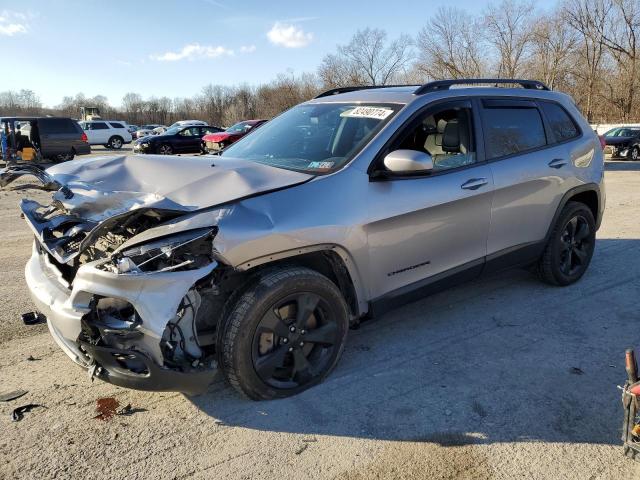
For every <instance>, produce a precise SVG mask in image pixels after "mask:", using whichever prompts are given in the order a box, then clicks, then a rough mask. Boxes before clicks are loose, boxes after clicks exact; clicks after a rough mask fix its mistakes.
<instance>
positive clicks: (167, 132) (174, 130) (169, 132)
mask: <svg viewBox="0 0 640 480" xmlns="http://www.w3.org/2000/svg"><path fill="white" fill-rule="evenodd" d="M180 130H182V127H171V128H169V129H167V130H165V131H164V133H163V134H162V135H175V134H176V133H178V132H179V131H180Z"/></svg>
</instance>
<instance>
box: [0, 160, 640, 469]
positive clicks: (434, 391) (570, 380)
mask: <svg viewBox="0 0 640 480" xmlns="http://www.w3.org/2000/svg"><path fill="white" fill-rule="evenodd" d="M94 151H95V152H96V154H98V153H101V152H99V149H94ZM606 184H607V210H606V213H605V218H604V221H603V224H602V228H601V230H600V231H599V233H598V242H597V247H596V253H595V256H594V259H593V262H592V264H591V267H590V270H589V271H588V272H587V274H586V275H585V277H584V278H583V279H582V280H581V281H580V282H579V283H578V284H576V285H573V286H571V287H567V288H554V287H549V286H546V285H544V284H542V283H539V282H538V281H537V280H536V279H535V278H533V277H532V276H531V275H530V274H529V273H528V272H525V271H521V270H514V271H510V272H507V273H503V274H500V275H496V276H493V277H490V278H485V279H482V280H480V281H476V282H472V283H470V284H466V285H462V286H460V287H457V288H455V289H452V290H449V291H447V292H443V293H441V294H438V295H434V296H431V297H428V298H425V299H424V300H421V301H419V302H416V303H413V304H408V305H405V306H403V307H402V308H399V309H397V310H394V311H392V312H390V313H388V314H386V315H384V316H382V317H380V318H379V319H376V320H372V321H369V322H366V323H364V324H363V325H362V327H361V328H360V329H359V330H352V331H350V332H349V339H348V344H347V348H346V350H345V354H344V356H343V358H342V361H341V363H340V365H339V366H338V368H337V369H336V371H335V372H334V373H333V374H332V375H331V377H330V378H329V379H328V380H327V381H326V382H325V383H323V384H322V385H320V386H318V387H315V388H313V389H311V390H309V391H307V392H305V393H303V394H302V395H299V396H297V397H294V398H291V399H286V400H278V401H272V402H251V401H248V400H244V399H242V398H240V397H239V396H238V395H237V394H236V393H235V392H234V391H233V390H232V389H231V388H230V387H228V386H226V385H224V384H222V383H219V384H216V385H213V386H212V387H211V388H210V391H209V392H208V393H207V394H205V395H201V396H197V397H191V398H189V397H186V396H184V395H182V394H177V393H162V394H158V393H146V392H136V391H129V390H124V389H121V388H118V387H113V386H111V385H108V384H105V383H102V382H99V381H96V382H94V383H91V381H90V380H89V378H88V377H87V375H86V373H84V372H83V371H82V370H81V369H79V368H78V367H75V366H74V365H73V364H72V363H71V361H70V360H68V359H67V357H66V356H65V354H64V353H62V352H61V351H60V350H59V349H58V348H57V347H56V345H55V344H54V341H53V340H52V339H51V338H50V336H49V334H48V333H47V330H46V327H45V326H42V325H39V326H35V327H25V326H24V325H22V323H21V320H20V314H21V313H23V312H25V311H29V310H31V309H32V307H31V305H30V301H29V298H28V294H27V293H26V290H25V286H24V280H23V273H22V268H23V266H24V264H25V262H26V260H27V258H28V256H29V254H30V248H31V247H30V245H31V241H30V237H31V235H30V233H29V230H28V228H27V226H26V224H25V223H24V221H23V220H21V219H20V218H19V213H18V209H17V208H16V203H17V202H18V200H19V199H20V198H22V197H24V196H26V195H28V196H30V197H37V198H40V199H42V200H46V198H47V197H48V196H49V194H47V193H43V192H35V193H34V192H33V191H29V192H27V191H26V190H23V189H18V190H14V191H9V192H4V191H3V192H0V221H1V223H0V225H2V226H3V228H2V229H1V230H0V242H1V243H0V244H1V245H2V248H1V249H0V276H1V277H2V280H3V281H2V289H0V301H1V304H2V308H1V309H0V346H1V347H2V348H0V392H4V391H9V390H15V389H25V390H28V393H27V394H26V395H25V396H23V397H22V398H20V399H18V400H14V401H12V402H8V403H2V402H0V430H1V431H2V435H0V478H7V479H9V478H12V479H13V478H25V479H26V478H39V479H41V478H65V479H66V478H94V479H112V478H251V479H254V478H279V479H300V478H323V479H324V478H339V479H370V478H404V479H418V478H425V479H449V478H451V479H453V478H456V479H457V478H462V479H474V480H476V479H490V478H491V479H493V478H496V479H512V478H534V479H547V478H548V479H560V478H562V479H616V480H617V479H625V478H629V479H631V478H639V475H640V463H634V462H632V461H631V460H628V459H626V458H624V457H623V456H622V449H621V446H620V428H621V423H622V408H621V403H620V391H619V390H618V389H617V388H616V385H620V384H622V383H623V382H624V378H625V372H624V349H625V348H626V347H628V346H630V345H635V346H636V347H638V348H640V328H639V326H640V308H639V307H638V299H639V298H640V222H639V221H638V219H640V163H633V162H607V172H606ZM103 397H114V398H115V399H116V400H117V401H118V402H119V404H120V406H122V407H124V406H126V405H128V404H131V406H132V407H133V409H134V413H133V414H132V415H130V416H123V415H118V416H115V417H113V418H112V419H111V420H108V421H101V420H99V419H95V418H94V417H95V416H96V400H97V399H99V398H103ZM27 403H35V404H42V405H44V406H45V407H46V408H36V409H35V410H33V411H32V412H29V413H26V414H25V418H24V419H23V420H22V421H20V422H12V421H11V418H10V414H11V410H12V409H13V408H14V407H15V406H17V405H23V404H27Z"/></svg>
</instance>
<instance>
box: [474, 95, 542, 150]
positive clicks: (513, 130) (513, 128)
mask: <svg viewBox="0 0 640 480" xmlns="http://www.w3.org/2000/svg"><path fill="white" fill-rule="evenodd" d="M482 117H483V118H482V124H483V128H484V135H485V148H486V151H487V158H489V159H491V158H498V157H504V156H506V155H512V154H514V153H519V152H524V151H527V150H531V149H534V148H538V147H542V146H544V145H546V144H547V138H546V135H545V133H544V126H543V124H542V118H541V117H540V112H539V111H538V109H537V108H507V107H501V108H487V107H485V109H484V114H483V116H482Z"/></svg>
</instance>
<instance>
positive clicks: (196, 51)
mask: <svg viewBox="0 0 640 480" xmlns="http://www.w3.org/2000/svg"><path fill="white" fill-rule="evenodd" d="M232 55H234V51H233V50H231V49H228V48H225V47H223V46H220V45H218V46H215V47H214V46H212V45H200V44H199V43H190V44H189V45H185V46H184V47H182V50H180V51H178V52H165V53H163V54H161V55H151V59H152V60H158V61H160V62H176V61H178V60H196V59H201V58H217V57H222V56H232Z"/></svg>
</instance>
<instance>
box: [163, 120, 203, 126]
mask: <svg viewBox="0 0 640 480" xmlns="http://www.w3.org/2000/svg"><path fill="white" fill-rule="evenodd" d="M187 125H200V126H203V127H204V126H206V125H209V124H208V123H207V122H203V121H202V120H180V121H179V122H175V123H172V124H171V125H170V126H169V128H173V127H185V126H187Z"/></svg>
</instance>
